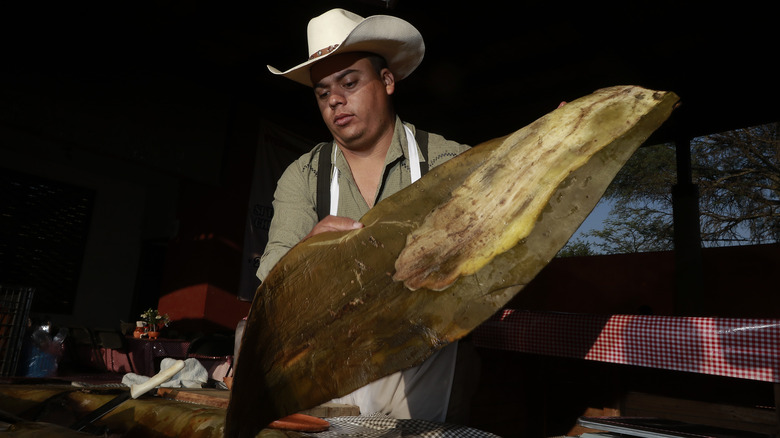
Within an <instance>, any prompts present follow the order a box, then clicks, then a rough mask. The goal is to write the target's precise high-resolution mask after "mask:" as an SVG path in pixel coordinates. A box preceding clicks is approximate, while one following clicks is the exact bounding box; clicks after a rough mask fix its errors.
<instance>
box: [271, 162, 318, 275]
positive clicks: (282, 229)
mask: <svg viewBox="0 0 780 438" xmlns="http://www.w3.org/2000/svg"><path fill="white" fill-rule="evenodd" d="M314 205H315V201H314V199H312V195H311V193H310V189H309V182H308V172H307V171H305V170H304V169H303V166H301V163H299V162H294V163H292V164H291V165H290V166H288V167H287V169H286V170H285V171H284V173H283V174H282V177H281V178H279V182H278V183H277V185H276V191H275V192H274V201H273V206H274V216H273V218H272V219H271V226H270V228H269V230H268V243H267V244H266V246H265V251H264V252H263V255H262V257H261V258H260V266H259V267H258V269H257V277H258V278H259V279H260V280H261V281H263V280H265V277H266V276H267V275H268V272H269V271H270V270H271V268H273V267H274V265H275V264H276V262H278V261H279V259H281V258H282V256H284V255H285V254H286V253H287V251H289V250H290V248H292V247H293V246H295V244H297V243H298V242H300V241H301V239H303V238H304V236H306V234H307V233H309V232H310V231H311V230H312V228H313V227H314V226H315V224H317V212H316V211H315V206H314Z"/></svg>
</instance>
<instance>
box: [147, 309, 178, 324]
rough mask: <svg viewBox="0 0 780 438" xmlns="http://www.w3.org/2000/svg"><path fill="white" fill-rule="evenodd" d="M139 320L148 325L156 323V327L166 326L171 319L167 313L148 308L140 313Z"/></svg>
mask: <svg viewBox="0 0 780 438" xmlns="http://www.w3.org/2000/svg"><path fill="white" fill-rule="evenodd" d="M141 320H142V321H144V322H145V323H146V324H147V325H149V326H153V325H156V326H158V327H160V326H165V327H167V326H168V324H170V322H171V319H170V318H169V317H168V314H167V313H165V314H160V312H158V311H157V309H148V310H147V311H146V312H144V313H142V314H141Z"/></svg>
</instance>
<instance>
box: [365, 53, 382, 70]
mask: <svg viewBox="0 0 780 438" xmlns="http://www.w3.org/2000/svg"><path fill="white" fill-rule="evenodd" d="M366 58H368V60H369V61H370V62H371V65H372V66H373V67H374V70H375V71H376V74H377V75H379V74H380V73H381V72H382V69H384V68H387V61H386V60H385V58H383V57H382V56H380V55H377V54H375V53H366Z"/></svg>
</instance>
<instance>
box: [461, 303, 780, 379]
mask: <svg viewBox="0 0 780 438" xmlns="http://www.w3.org/2000/svg"><path fill="white" fill-rule="evenodd" d="M473 340H474V344H475V345H476V346H479V347H485V348H495V349H501V350H510V351H518V352H524V353H534V354H542V355H551V356H559V357H568V358H580V359H585V360H593V361H600V362H610V363H616V364H625V365H636V366H642V367H651V368H662V369H668V370H676V371H688V372H694V373H703V374H710V375H718V376H726V377H735V378H741V379H750V380H758V381H765V382H774V383H779V382H780V320H777V319H741V318H710V317H673V316H652V315H593V314H573V313H558V312H540V311H521V310H513V309H505V310H502V311H499V312H498V313H496V314H495V315H494V316H493V317H491V318H490V319H489V320H487V321H486V322H484V323H483V324H482V325H481V326H480V327H478V328H477V329H476V330H474V332H473Z"/></svg>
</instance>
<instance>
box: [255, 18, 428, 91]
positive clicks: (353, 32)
mask: <svg viewBox="0 0 780 438" xmlns="http://www.w3.org/2000/svg"><path fill="white" fill-rule="evenodd" d="M306 30H307V36H308V42H309V59H308V60H307V61H306V62H304V63H302V64H299V65H297V66H295V67H293V68H291V69H289V70H287V71H284V72H283V71H280V70H278V69H276V68H274V67H271V66H270V65H269V66H268V70H270V71H271V73H273V74H276V75H282V76H284V77H286V78H289V79H292V80H294V81H295V82H299V83H301V84H303V85H307V86H309V87H311V86H312V83H311V78H310V77H309V69H310V67H311V65H312V64H313V63H315V62H317V61H321V60H323V59H325V58H326V57H328V56H332V55H335V54H338V53H346V52H370V53H375V54H377V55H380V56H382V57H383V58H384V59H385V61H387V66H388V68H389V69H390V71H392V72H393V75H394V76H395V80H396V81H400V80H401V79H403V78H405V77H407V76H409V74H410V73H412V71H414V69H415V68H417V66H418V65H420V62H422V58H423V55H424V54H425V44H424V43H423V38H422V35H421V34H420V32H419V31H418V30H417V29H416V28H415V27H414V26H412V25H411V24H409V23H408V22H406V21H404V20H402V19H400V18H397V17H392V16H389V15H374V16H371V17H368V18H363V17H361V16H359V15H356V14H353V13H352V12H349V11H345V10H344V9H331V10H330V11H328V12H325V13H324V14H322V15H320V16H319V17H315V18H312V19H311V20H310V21H309V26H308V27H307V29H306Z"/></svg>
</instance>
